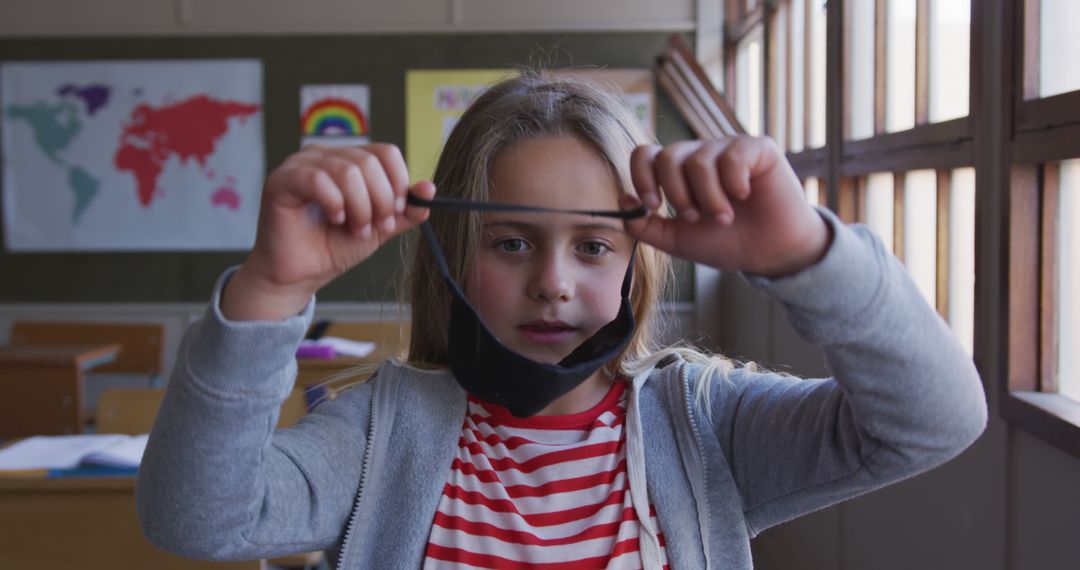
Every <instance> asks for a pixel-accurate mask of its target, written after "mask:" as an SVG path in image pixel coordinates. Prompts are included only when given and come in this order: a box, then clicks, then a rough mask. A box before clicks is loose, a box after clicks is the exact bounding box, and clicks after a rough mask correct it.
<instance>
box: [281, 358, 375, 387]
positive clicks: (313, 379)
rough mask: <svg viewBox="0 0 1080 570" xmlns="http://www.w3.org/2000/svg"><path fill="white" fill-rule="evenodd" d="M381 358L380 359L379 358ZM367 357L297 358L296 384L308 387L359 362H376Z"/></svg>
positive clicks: (357, 364)
mask: <svg viewBox="0 0 1080 570" xmlns="http://www.w3.org/2000/svg"><path fill="white" fill-rule="evenodd" d="M380 360H381V359H380ZM378 362H379V360H373V359H371V358H369V357H364V358H356V357H353V356H339V357H337V358H297V359H296V385H297V386H302V387H305V388H306V387H308V386H311V385H317V384H319V383H321V382H323V381H325V380H326V379H327V378H329V377H330V376H332V375H334V374H336V373H338V372H341V371H342V370H347V369H349V368H352V367H354V366H359V365H361V364H369V363H376V364H377V363H378Z"/></svg>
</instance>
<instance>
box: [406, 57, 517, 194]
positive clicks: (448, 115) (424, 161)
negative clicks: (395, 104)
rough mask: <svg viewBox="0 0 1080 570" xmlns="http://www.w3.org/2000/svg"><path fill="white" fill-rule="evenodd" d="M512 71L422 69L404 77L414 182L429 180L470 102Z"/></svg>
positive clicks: (408, 159) (408, 155)
mask: <svg viewBox="0 0 1080 570" xmlns="http://www.w3.org/2000/svg"><path fill="white" fill-rule="evenodd" d="M517 74H518V72H517V70H513V69H420V70H411V71H408V72H406V74H405V161H406V163H407V164H408V166H409V176H410V177H411V178H412V182H417V181H419V180H430V179H431V176H432V174H434V173H435V164H436V162H438V160H439V152H440V151H442V147H443V143H444V142H445V141H446V137H448V136H449V135H450V131H451V130H452V129H453V128H454V125H455V124H457V120H458V118H459V117H461V114H462V113H463V112H464V111H465V108H466V107H468V105H469V102H470V101H472V100H473V98H474V97H476V95H477V94H479V93H480V92H481V91H483V90H484V89H486V88H487V87H488V86H489V85H492V84H493V83H496V82H498V81H499V80H502V79H506V78H509V77H513V76H515V75H517Z"/></svg>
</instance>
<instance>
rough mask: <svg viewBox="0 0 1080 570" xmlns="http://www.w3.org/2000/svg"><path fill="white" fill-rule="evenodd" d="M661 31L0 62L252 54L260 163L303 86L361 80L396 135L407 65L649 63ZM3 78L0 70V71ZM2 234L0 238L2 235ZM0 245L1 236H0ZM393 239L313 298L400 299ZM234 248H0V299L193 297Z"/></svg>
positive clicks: (681, 132) (280, 42) (277, 158)
mask: <svg viewBox="0 0 1080 570" xmlns="http://www.w3.org/2000/svg"><path fill="white" fill-rule="evenodd" d="M666 41H667V34H665V33H572V34H476V35H472V34H441V35H415V34H410V35H365V36H295V37H293V36H282V37H192V38H72V39H56V38H46V39H30V38H27V39H5V40H0V61H3V62H16V61H73V60H90V61H96V60H132V61H134V60H144V59H145V60H188V59H200V60H204V59H215V58H221V59H257V60H259V61H261V62H262V75H263V99H262V105H263V112H264V124H263V130H264V133H265V148H264V153H263V154H264V156H265V168H266V169H272V168H273V167H274V166H275V165H277V164H280V162H281V161H282V160H283V159H284V158H285V157H286V156H288V155H289V154H291V153H292V152H295V151H296V150H297V148H298V146H299V144H300V141H299V137H298V122H299V109H300V108H301V102H300V93H301V89H302V87H303V86H305V85H349V84H364V85H367V86H369V88H370V110H371V111H370V113H371V116H370V125H368V128H369V135H370V138H371V140H374V141H380V142H389V143H394V144H397V145H399V146H401V147H402V148H403V149H404V148H405V144H406V133H405V126H406V120H405V105H406V100H405V92H406V89H405V83H406V74H407V72H408V71H409V70H413V69H428V70H434V69H463V68H467V69H508V68H514V67H517V66H521V65H532V66H538V67H543V68H620V69H649V68H651V67H652V64H653V60H654V58H655V57H656V55H657V54H659V53H660V52H661V51H662V49H663V46H664V45H665V42H666ZM0 81H3V78H0ZM655 125H656V132H657V136H658V137H659V139H660V140H661V142H665V141H673V140H680V139H687V138H691V137H692V134H691V132H690V130H689V128H688V127H687V126H686V124H685V122H684V121H683V120H682V118H681V117H680V116H679V115H678V112H677V111H676V110H675V109H674V107H673V106H672V105H671V104H670V102H669V101H667V100H666V99H665V98H664V97H663V96H661V95H660V94H659V92H657V96H656V97H655ZM0 240H2V237H0ZM0 245H3V244H2V241H0ZM401 251H402V248H401V246H400V244H388V245H386V246H384V247H383V248H381V249H380V250H379V251H378V252H377V253H376V254H375V255H374V256H372V257H371V258H370V259H368V260H367V261H365V262H364V263H362V264H361V265H360V266H358V267H357V268H355V269H353V270H352V271H350V272H349V273H348V274H346V275H344V276H342V277H341V278H339V279H338V280H336V281H335V282H333V283H331V284H330V285H328V286H327V287H326V288H325V289H324V290H323V291H321V292H320V294H319V298H320V300H331V301H351V302H378V301H393V300H397V299H398V298H399V293H398V291H399V289H400V286H401V282H402V278H403V271H402V262H401ZM245 255H246V252H244V251H219V252H209V251H198V252H196V251H168V252H97V253H95V252H50V253H34V252H20V253H10V252H7V251H6V248H3V251H0V303H36V302H40V303H64V302H79V303H109V302H123V303H158V302H203V301H206V300H207V299H208V296H209V292H210V289H211V288H212V287H213V284H214V282H215V280H216V279H217V277H218V276H219V275H220V274H221V272H222V271H223V270H225V269H226V268H228V267H229V266H232V265H235V264H239V263H241V262H242V261H243V259H244V257H245ZM679 275H680V276H681V277H682V278H681V279H679V282H680V284H679V288H678V291H677V292H675V293H674V294H673V299H672V300H675V301H690V300H692V297H693V291H692V279H691V278H690V275H691V270H690V268H689V267H688V266H685V265H684V266H681V268H680V269H679Z"/></svg>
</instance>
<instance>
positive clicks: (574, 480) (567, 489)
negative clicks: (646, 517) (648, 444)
mask: <svg viewBox="0 0 1080 570" xmlns="http://www.w3.org/2000/svg"><path fill="white" fill-rule="evenodd" d="M625 423H626V384H625V383H623V382H616V383H615V384H614V385H613V386H612V388H611V390H609V391H608V393H607V395H606V396H605V397H604V399H603V401H601V402H600V403H599V404H597V405H596V406H594V407H593V408H592V409H590V410H587V411H585V412H582V413H580V414H570V415H562V416H533V417H531V418H516V417H514V416H513V415H511V414H510V412H509V411H508V410H507V409H506V408H504V407H502V406H497V405H493V404H488V403H481V402H480V401H478V400H476V399H474V398H472V397H471V396H470V397H469V405H468V412H467V414H466V417H465V423H464V425H463V426H462V429H461V438H460V439H459V441H458V453H457V456H456V457H455V458H454V461H453V463H452V464H451V467H450V477H449V480H448V481H447V483H446V486H445V487H444V488H443V496H442V498H441V499H440V501H439V508H438V510H437V511H436V513H435V521H434V524H433V525H432V527H431V536H430V537H429V538H428V547H427V553H426V557H425V559H424V568H425V569H433V570H434V569H437V570H442V569H451V568H453V569H459V568H466V567H467V568H476V567H480V568H545V569H561V568H608V569H624V568H626V569H629V568H633V569H637V568H641V566H642V564H641V554H640V551H639V544H638V532H639V526H640V524H639V522H638V520H637V517H636V516H635V513H634V508H633V504H632V503H631V500H630V486H629V483H628V482H627V472H626V435H625V431H624V430H623V427H624V425H625ZM649 514H650V516H651V517H652V519H653V525H654V528H656V527H659V523H658V522H656V512H655V510H654V509H653V508H652V505H649ZM659 539H660V545H661V557H662V560H663V563H664V567H665V568H667V565H668V562H667V555H666V553H665V552H664V551H663V545H664V538H663V535H662V534H661V535H660V536H659Z"/></svg>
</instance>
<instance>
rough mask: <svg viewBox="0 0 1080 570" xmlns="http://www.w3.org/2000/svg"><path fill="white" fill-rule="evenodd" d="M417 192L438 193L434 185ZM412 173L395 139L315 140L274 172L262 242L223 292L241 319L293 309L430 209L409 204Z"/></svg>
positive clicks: (262, 216)
mask: <svg viewBox="0 0 1080 570" xmlns="http://www.w3.org/2000/svg"><path fill="white" fill-rule="evenodd" d="M412 190H413V191H414V192H416V194H417V195H418V196H421V197H424V198H431V197H432V196H434V194H435V186H434V185H433V184H432V183H430V182H420V183H417V184H416V185H415V186H414V187H413V188H412ZM409 191H410V188H409V173H408V169H407V168H406V166H405V160H404V159H403V158H402V156H401V151H400V150H398V148H397V147H396V146H393V145H388V144H371V145H365V146H361V147H348V148H327V147H321V146H308V147H305V148H304V149H303V150H301V151H300V152H297V153H296V154H293V155H291V156H290V157H288V158H287V159H286V160H285V162H283V163H282V164H281V166H279V167H278V168H277V169H276V170H274V171H273V172H272V173H270V176H269V177H267V179H266V185H265V187H264V188H263V195H262V204H261V208H260V211H259V227H258V235H257V236H256V238H255V247H254V249H252V251H251V254H250V255H249V256H248V258H247V259H246V260H245V261H244V263H243V265H242V266H241V267H240V270H239V271H237V273H236V274H235V275H234V276H233V278H232V280H230V282H229V284H228V287H227V288H226V290H225V294H224V296H223V298H222V303H221V308H222V311H223V312H224V314H225V316H226V317H227V318H230V319H235V320H278V319H281V318H285V317H287V316H290V315H294V314H296V313H297V312H299V311H300V309H302V308H303V306H304V305H305V304H306V303H307V301H308V299H309V298H310V297H311V295H312V294H314V293H315V292H316V291H317V290H319V288H321V287H322V286H323V285H326V284H327V283H329V282H330V281H332V280H333V279H334V278H336V277H337V276H338V275H341V274H342V273H345V272H346V271H348V270H349V269H351V268H352V267H354V266H355V265H357V264H358V263H360V262H361V261H363V260H365V259H367V258H368V257H369V256H370V255H371V254H372V253H374V252H375V250H377V249H378V248H379V246H381V245H382V244H383V243H385V242H386V241H387V240H389V239H390V238H392V237H394V236H396V235H398V234H399V233H401V232H403V231H405V230H408V229H409V228H411V227H413V226H415V225H416V224H418V223H420V222H421V221H423V220H425V219H426V218H427V215H428V210H427V209H426V208H418V207H415V206H406V204H405V196H406V194H407V193H408V192H409Z"/></svg>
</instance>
